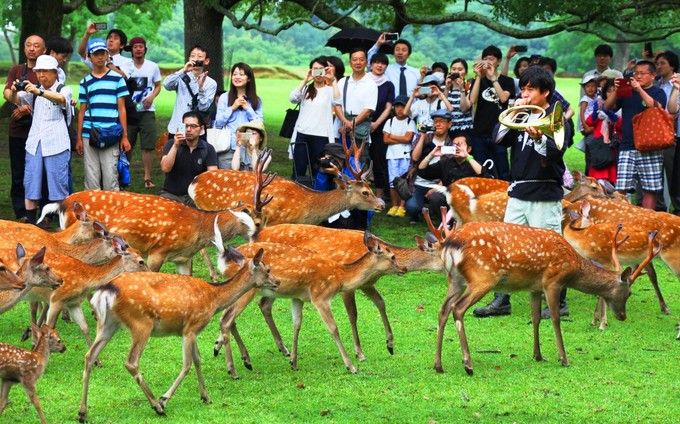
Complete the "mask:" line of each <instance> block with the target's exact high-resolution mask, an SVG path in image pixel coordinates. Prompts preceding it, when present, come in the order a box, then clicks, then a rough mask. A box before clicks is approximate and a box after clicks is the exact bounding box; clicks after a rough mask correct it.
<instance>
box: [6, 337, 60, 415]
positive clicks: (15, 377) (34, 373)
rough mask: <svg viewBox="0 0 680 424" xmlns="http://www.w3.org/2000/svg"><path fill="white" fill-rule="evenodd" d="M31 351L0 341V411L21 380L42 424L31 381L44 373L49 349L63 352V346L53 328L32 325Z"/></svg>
mask: <svg viewBox="0 0 680 424" xmlns="http://www.w3.org/2000/svg"><path fill="white" fill-rule="evenodd" d="M31 330H32V331H31V333H32V334H33V345H34V347H33V350H30V351H29V350H24V349H21V348H18V347H15V346H12V345H8V344H5V343H0V380H2V389H1V390H0V414H2V412H3V411H4V410H5V407H6V406H7V396H8V394H9V390H10V388H11V387H12V385H14V384H17V383H21V385H22V386H24V390H25V391H26V394H27V395H28V398H29V399H31V402H33V406H35V409H36V411H38V416H39V417H40V422H41V423H43V424H44V423H46V422H47V421H46V420H45V414H44V413H43V410H42V407H41V406H40V400H39V399H38V395H37V394H36V392H35V384H36V382H37V381H38V379H39V378H40V377H41V376H42V375H43V373H44V372H45V368H46V367H47V360H48V359H49V357H50V352H64V351H65V350H66V347H65V346H64V343H63V342H62V341H61V339H60V338H59V333H57V330H55V329H53V328H50V327H49V326H47V325H43V326H41V327H40V328H38V326H37V325H35V324H33V326H32V329H31Z"/></svg>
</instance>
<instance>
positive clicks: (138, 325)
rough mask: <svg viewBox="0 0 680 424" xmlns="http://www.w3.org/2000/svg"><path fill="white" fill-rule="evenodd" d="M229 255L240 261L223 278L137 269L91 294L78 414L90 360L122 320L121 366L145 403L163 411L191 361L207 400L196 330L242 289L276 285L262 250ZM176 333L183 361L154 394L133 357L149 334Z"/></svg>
mask: <svg viewBox="0 0 680 424" xmlns="http://www.w3.org/2000/svg"><path fill="white" fill-rule="evenodd" d="M230 252H231V255H230V256H229V255H228V256H229V257H228V259H229V260H236V261H239V263H241V265H240V269H239V270H238V272H236V274H235V275H234V276H233V277H232V278H231V279H229V280H228V281H226V282H224V283H221V284H216V285H213V284H209V283H206V282H205V281H203V280H200V279H197V278H193V277H190V276H185V275H173V274H161V273H155V272H139V273H132V274H123V275H121V276H119V277H118V278H116V279H115V280H113V281H112V282H111V283H109V284H107V285H105V286H103V287H101V288H100V289H99V290H97V291H96V292H95V294H94V296H92V301H91V303H92V307H93V309H94V310H95V312H96V314H97V317H98V321H97V337H96V339H95V341H94V344H93V345H92V346H91V347H90V350H89V351H88V352H87V354H86V355H85V370H84V371H83V394H82V401H81V404H80V412H79V413H78V419H79V420H80V421H81V422H85V421H86V420H87V397H88V388H89V380H90V373H91V371H92V365H93V364H94V363H95V361H96V360H97V358H98V356H99V354H100V352H101V351H102V349H104V347H105V346H106V344H107V343H108V342H109V341H110V340H111V337H113V335H114V334H115V332H116V331H117V330H118V328H119V327H120V325H121V324H122V325H124V326H125V327H127V328H128V330H130V333H131V336H132V345H131V347H130V354H129V356H128V359H127V361H126V363H125V368H127V370H128V371H129V372H130V374H131V375H132V377H133V378H134V380H135V381H136V382H137V384H138V385H139V387H140V388H141V389H142V391H143V392H144V395H145V396H146V398H147V399H148V400H149V403H150V404H151V407H152V408H153V409H154V411H156V413H157V414H159V415H165V406H166V404H167V402H168V401H169V400H170V398H171V397H172V395H173V393H174V392H175V390H176V389H177V387H178V386H179V384H180V383H181V382H182V380H183V379H184V377H185V376H186V375H187V373H188V372H189V370H190V369H191V364H192V363H193V364H194V365H195V366H196V375H197V377H198V387H199V392H200V395H201V400H202V401H203V402H205V403H210V400H209V398H208V393H207V391H206V390H205V383H204V380H203V373H202V371H201V359H200V356H199V351H198V345H197V344H196V336H197V335H198V333H200V332H201V331H202V330H203V328H204V327H205V326H206V325H207V324H208V322H209V321H210V318H212V316H213V315H214V314H215V313H216V312H217V311H219V310H222V309H224V308H226V307H228V306H229V305H231V304H233V303H234V301H236V300H237V299H238V298H239V297H240V296H241V295H243V293H246V292H247V291H248V290H251V289H252V288H254V287H258V288H263V289H267V290H276V287H277V285H278V283H277V282H276V280H275V279H274V278H273V277H272V276H271V275H270V273H269V267H268V266H266V265H265V264H263V263H262V255H263V251H262V250H259V251H258V252H257V254H256V255H255V256H254V258H253V259H252V260H249V261H244V260H243V257H242V256H241V255H240V254H238V252H235V251H233V250H230ZM168 335H177V336H180V335H181V336H182V353H183V365H182V370H181V371H180V373H179V375H178V376H177V379H176V380H175V382H174V383H173V384H172V386H170V388H169V389H168V391H167V392H166V393H165V394H164V395H163V396H161V398H160V399H159V400H156V397H155V396H154V395H153V393H152V392H151V389H150V388H149V387H148V385H147V384H146V381H145V380H144V378H143V377H142V374H141V372H140V369H139V359H140V357H141V356H142V353H143V351H144V347H145V346H146V343H147V342H148V341H149V337H152V336H168Z"/></svg>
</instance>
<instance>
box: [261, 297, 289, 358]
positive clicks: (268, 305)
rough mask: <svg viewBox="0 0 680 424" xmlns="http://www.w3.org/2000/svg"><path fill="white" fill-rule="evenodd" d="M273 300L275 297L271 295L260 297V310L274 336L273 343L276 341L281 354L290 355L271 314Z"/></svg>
mask: <svg viewBox="0 0 680 424" xmlns="http://www.w3.org/2000/svg"><path fill="white" fill-rule="evenodd" d="M274 300H275V299H273V298H271V297H262V298H261V299H260V311H261V312H262V316H263V317H264V320H265V322H266V323H267V326H268V327H269V331H270V332H271V333H272V337H274V343H276V347H277V348H278V349H279V352H281V353H283V356H290V352H288V348H286V346H285V345H284V344H283V339H282V338H281V333H279V329H278V328H277V327H276V322H274V317H273V316H272V305H273V304H274Z"/></svg>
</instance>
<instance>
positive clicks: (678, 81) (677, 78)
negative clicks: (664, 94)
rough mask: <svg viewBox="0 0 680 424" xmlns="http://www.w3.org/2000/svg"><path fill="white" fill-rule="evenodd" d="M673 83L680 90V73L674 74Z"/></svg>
mask: <svg viewBox="0 0 680 424" xmlns="http://www.w3.org/2000/svg"><path fill="white" fill-rule="evenodd" d="M671 84H673V87H674V88H675V89H676V90H680V74H673V76H672V77H671Z"/></svg>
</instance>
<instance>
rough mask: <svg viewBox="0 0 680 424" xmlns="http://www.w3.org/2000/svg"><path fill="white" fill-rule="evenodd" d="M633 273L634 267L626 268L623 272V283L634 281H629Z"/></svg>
mask: <svg viewBox="0 0 680 424" xmlns="http://www.w3.org/2000/svg"><path fill="white" fill-rule="evenodd" d="M632 273H633V268H631V267H629V266H627V267H626V269H624V270H623V272H622V273H621V283H622V284H623V283H625V284H628V283H630V284H632V283H633V282H632V281H629V279H630V276H631V274H632Z"/></svg>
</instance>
